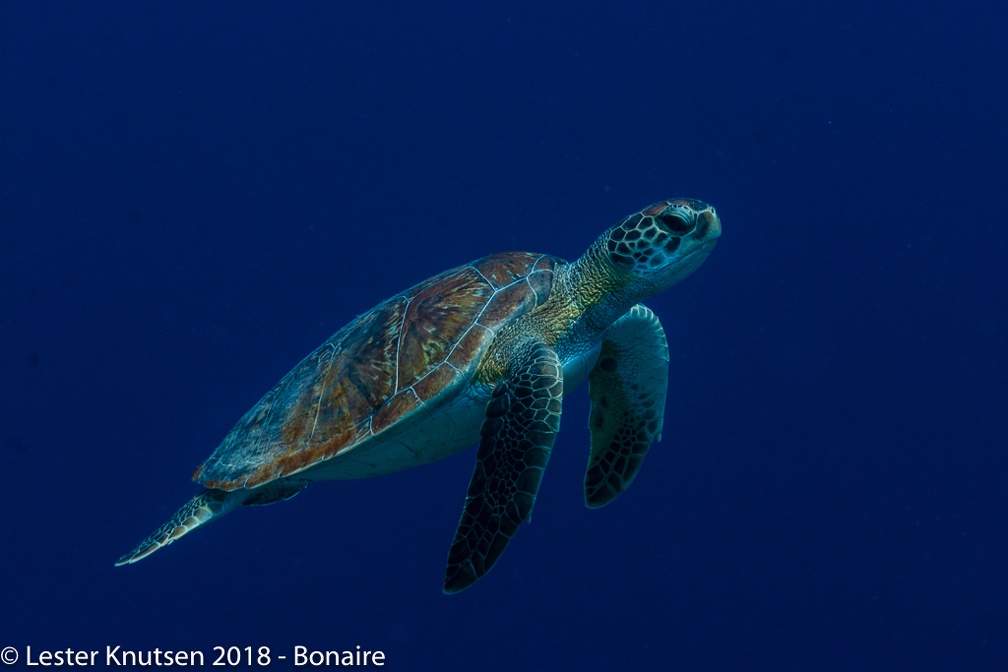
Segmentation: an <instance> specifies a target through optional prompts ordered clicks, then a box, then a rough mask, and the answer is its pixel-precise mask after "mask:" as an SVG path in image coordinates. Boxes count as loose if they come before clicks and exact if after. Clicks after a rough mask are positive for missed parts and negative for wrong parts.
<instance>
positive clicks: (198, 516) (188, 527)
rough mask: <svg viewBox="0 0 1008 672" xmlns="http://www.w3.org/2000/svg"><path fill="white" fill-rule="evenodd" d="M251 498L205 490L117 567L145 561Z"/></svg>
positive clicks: (238, 493) (246, 494) (236, 492)
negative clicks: (157, 551)
mask: <svg viewBox="0 0 1008 672" xmlns="http://www.w3.org/2000/svg"><path fill="white" fill-rule="evenodd" d="M247 497H248V492H247V491H235V492H225V491H223V490H203V491H202V492H200V493H199V494H198V495H196V496H195V497H193V498H192V499H191V500H189V502H188V503H187V504H186V505H185V506H183V507H182V508H181V509H179V510H178V512H176V513H175V515H174V516H172V517H171V518H170V519H168V522H166V523H165V524H164V525H162V526H161V527H159V528H158V529H157V530H155V531H154V532H153V533H152V534H151V535H150V536H149V537H147V538H146V539H144V540H143V541H141V542H140V543H139V544H137V546H136V548H134V549H133V550H132V551H130V552H129V553H127V554H126V555H124V556H122V557H121V558H119V559H118V560H116V563H115V564H116V567H119V566H120V565H129V564H132V563H134V562H138V561H140V560H143V559H144V558H146V557H147V556H148V555H150V554H151V553H153V552H154V551H156V550H158V549H159V548H164V547H165V546H167V545H168V544H170V543H172V542H173V541H175V540H176V539H179V538H180V537H182V536H184V535H186V534H188V533H189V532H192V531H193V530H195V529H196V528H197V527H199V526H200V525H203V524H205V523H209V522H210V521H211V520H213V519H214V518H219V517H220V516H223V515H224V514H225V513H230V512H231V511H233V510H234V509H235V508H236V507H237V506H238V505H239V504H241V503H242V502H243V501H244V500H245V499H246V498H247Z"/></svg>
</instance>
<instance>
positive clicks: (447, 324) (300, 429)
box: [193, 252, 559, 490]
mask: <svg viewBox="0 0 1008 672" xmlns="http://www.w3.org/2000/svg"><path fill="white" fill-rule="evenodd" d="M558 261H559V260H558V259H555V258H553V257H549V256H545V255H540V254H530V253H525V252H505V253H502V254H495V255H491V256H489V257H485V258H483V259H480V260H478V261H475V262H473V263H471V264H468V265H466V266H460V267H458V268H455V269H452V270H450V271H446V272H445V273H442V274H441V275H438V276H435V277H433V278H431V279H430V280H427V281H426V282H422V283H420V284H418V285H416V286H414V287H412V288H410V289H408V290H406V291H405V292H403V293H401V294H399V295H397V296H394V297H393V298H391V299H389V300H388V301H385V302H384V303H381V304H379V305H378V306H376V307H375V308H374V309H372V310H371V311H370V312H368V313H365V314H363V315H361V316H359V317H358V318H357V319H355V320H354V321H353V322H351V323H350V324H348V325H346V326H345V327H344V328H343V329H340V330H339V331H338V332H336V333H335V334H334V335H333V336H332V338H330V339H329V340H328V341H326V342H325V343H324V344H322V346H321V347H319V348H318V349H317V350H315V352H313V353H312V354H310V355H309V356H308V357H306V358H305V359H304V360H302V361H301V363H300V364H298V365H297V366H296V367H295V368H294V369H293V370H292V371H291V372H290V373H288V374H287V375H286V376H284V377H283V378H282V379H281V380H280V382H279V383H277V385H276V386H275V387H274V388H273V389H272V390H270V391H269V392H268V393H267V394H266V395H265V396H264V397H263V398H262V399H261V400H260V401H259V402H258V403H257V404H256V405H255V406H253V407H252V408H251V409H250V410H249V411H248V412H247V413H246V414H245V415H244V416H243V417H242V419H241V420H239V421H238V424H236V425H235V427H234V428H233V429H232V430H231V431H230V432H229V433H228V435H227V436H226V437H225V438H224V441H223V442H222V443H221V444H220V446H218V448H217V450H215V451H214V453H213V454H212V455H211V456H210V457H209V458H208V459H207V461H206V462H205V463H203V465H201V466H200V467H199V468H198V469H197V470H196V473H195V474H193V480H194V481H196V482H198V483H202V484H203V485H205V486H206V487H208V488H217V489H221V490H236V489H238V488H252V487H256V486H259V485H262V484H264V483H268V482H270V481H273V480H275V479H278V478H284V477H288V476H291V475H293V474H295V473H297V472H299V471H302V470H304V469H307V468H308V467H311V466H313V465H315V464H317V463H319V462H321V461H323V460H326V459H328V458H331V457H334V456H336V455H338V454H339V453H340V452H342V451H345V450H347V449H349V448H351V447H353V446H355V445H356V444H358V443H359V442H361V441H363V440H366V439H368V438H370V437H372V436H375V435H377V434H379V433H381V432H383V431H386V430H388V429H389V428H390V427H392V426H393V425H396V424H397V423H399V422H402V421H403V420H405V419H409V418H410V417H412V416H414V415H415V414H417V413H429V412H432V411H433V410H434V409H436V408H437V406H438V405H439V404H440V403H441V402H443V401H446V400H447V399H450V398H451V396H452V391H453V390H456V389H457V388H459V387H461V386H463V385H465V384H466V383H467V382H468V381H469V379H470V378H471V377H472V373H473V370H474V368H475V366H476V364H477V363H478V362H479V359H480V357H481V355H482V354H483V352H484V350H485V349H486V347H487V345H488V344H489V342H490V340H491V339H492V337H493V334H494V331H495V330H496V328H497V327H498V326H499V325H500V324H502V323H504V322H506V321H507V320H510V319H513V318H515V317H517V316H518V315H521V314H523V313H525V312H527V311H529V310H531V309H532V308H534V307H536V306H538V305H541V304H542V302H543V301H545V300H546V297H547V295H548V294H549V291H550V288H551V286H552V279H553V267H554V265H555V264H556V263H557V262H558Z"/></svg>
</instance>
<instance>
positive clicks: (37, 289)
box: [0, 1, 1008, 671]
mask: <svg viewBox="0 0 1008 672" xmlns="http://www.w3.org/2000/svg"><path fill="white" fill-rule="evenodd" d="M162 4H163V3H127V2H122V3H114V4H105V3H97V2H88V3H75V4H71V3H62V2H60V3H45V2H31V3H14V2H10V3H3V4H2V5H0V49H2V52H0V58H2V62H0V76H2V80H0V86H2V108H0V168H2V172H0V180H2V182H0V383H2V385H0V390H2V404H0V476H2V487H0V504H2V514H0V515H2V520H3V522H2V524H0V543H2V546H0V563H2V564H0V582H2V583H0V586H2V593H0V646H5V645H8V644H10V645H14V646H17V647H19V648H20V649H21V650H22V651H23V647H24V646H25V645H26V644H31V645H33V646H35V647H44V648H53V649H55V648H66V647H75V648H99V647H102V646H104V645H105V644H123V645H124V646H127V647H132V648H144V647H154V646H160V647H162V648H171V649H177V648H187V649H188V648H202V649H204V650H209V648H210V647H211V646H213V645H215V644H239V645H246V644H253V645H260V644H267V645H270V646H272V647H274V649H276V650H284V649H290V647H292V646H293V645H294V644H306V645H311V646H316V647H323V648H346V647H353V646H354V645H356V644H361V645H363V646H364V647H365V648H380V649H383V650H384V651H385V652H386V654H387V656H388V665H387V666H386V669H395V670H422V669H437V670H473V669H482V670H488V671H492V670H518V669H579V670H601V669H614V668H615V669H625V668H635V669H673V670H701V669H729V668H732V669H767V670H783V669H800V670H815V669H819V670H823V669H838V670H840V669H843V670H894V669H915V670H921V669H946V670H947V669H997V667H999V665H1003V664H1005V662H1006V660H1008V643H1006V638H1008V607H1006V605H1008V581H1006V571H1005V568H1006V567H1008V525H1006V522H1005V516H1006V505H1008V488H1006V485H1008V481H1006V478H1008V477H1006V467H1008V459H1006V456H1005V448H1006V446H1008V440H1006V435H1008V431H1006V406H1008V404H1006V402H1008V393H1006V389H1005V387H1006V380H1008V375H1006V361H1005V360H1006V356H1005V355H1006V337H1005V334H1006V329H1008V323H1006V322H1008V320H1006V315H1005V308H1004V303H1005V301H1004V299H1005V290H1006V287H1008V278H1006V272H1005V264H1006V258H1008V243H1006V239H1008V236H1006V233H1005V222H1006V215H1008V207H1006V203H1005V186H1006V183H1008V182H1006V171H1005V169H1004V161H1005V156H1006V149H1008V142H1006V140H1008V132H1006V124H1005V117H1006V111H1005V99H1006V93H1005V92H1006V88H1008V87H1006V82H1008V48H1006V46H1005V42H1004V40H1003V35H1002V33H1003V26H1004V25H1005V23H1006V21H1008V18H1006V16H1005V10H1003V9H1002V10H992V9H990V8H989V7H988V5H990V6H993V5H994V3H980V2H975V3H971V2H958V3H913V4H911V3H905V5H906V6H903V3H878V2H868V1H853V2H851V1H845V2H830V3H816V4H815V5H814V6H813V5H810V6H809V7H806V8H799V9H795V8H793V7H789V6H788V5H787V3H785V5H782V6H778V7H774V6H770V5H764V4H762V3H753V4H752V5H748V4H739V5H736V6H728V5H721V4H719V3H705V4H702V5H698V4H697V3H689V4H683V3H660V2H627V3H619V4H620V7H618V8H617V7H615V6H614V5H615V4H616V3H598V4H594V5H593V4H591V3H570V4H567V5H555V4H545V3H537V2H496V3H481V4H479V5H474V3H436V4H435V3H412V2H410V3H407V2H403V3H390V2H374V3H357V4H367V9H361V8H360V7H354V8H351V7H347V6H344V5H348V4H349V3H271V4H256V3H212V4H210V5H209V6H205V3H168V6H162ZM670 196H691V197H697V198H701V199H704V200H707V201H710V202H711V203H713V204H715V205H716V206H717V208H718V211H719V213H720V214H721V216H722V220H723V225H724V236H723V238H722V240H721V243H720V244H719V246H718V248H717V250H716V251H715V252H714V254H713V255H712V256H711V257H710V259H709V260H708V261H707V263H706V265H705V266H704V267H703V268H702V269H700V271H698V273H697V274H696V275H695V276H694V277H692V278H690V279H689V280H688V281H687V282H685V283H684V284H682V285H680V286H678V287H677V288H675V289H674V290H672V291H670V292H668V293H666V294H665V295H662V296H659V297H655V298H654V299H652V300H651V301H649V305H650V306H651V307H652V308H653V309H654V310H655V311H656V312H657V313H658V314H659V315H660V316H661V318H662V320H663V322H664V324H665V327H666V329H667V331H668V334H669V337H670V342H671V345H672V376H673V383H672V387H671V390H670V394H669V401H668V408H667V415H666V431H665V439H664V441H663V442H662V443H660V444H659V445H658V446H657V447H656V448H655V449H653V450H652V451H651V454H650V456H649V457H648V460H647V464H646V465H645V467H644V469H643V470H642V472H641V474H640V476H639V478H638V479H637V481H636V483H635V485H634V486H633V488H632V489H631V490H630V491H629V492H628V493H627V494H626V495H624V496H623V497H621V498H620V499H619V500H618V501H617V502H615V503H614V504H612V505H611V506H609V507H607V508H605V509H603V510H600V511H589V510H587V509H586V508H585V507H584V505H583V503H582V495H581V479H582V475H583V469H584V463H585V460H586V455H587V443H588V436H587V429H586V417H587V395H586V394H585V392H584V391H583V390H578V391H576V392H574V393H573V394H571V395H570V396H569V397H568V398H567V400H566V403H565V412H564V426H563V432H562V434H561V438H560V439H559V440H558V442H557V447H556V450H555V451H554V454H553V458H552V461H551V465H550V468H549V472H548V474H547V476H546V478H545V480H544V483H543V489H542V491H541V494H540V497H539V500H538V502H537V506H536V512H535V516H534V520H533V523H532V524H531V525H528V526H525V527H523V529H522V530H520V531H519V533H518V535H517V536H516V538H515V541H514V542H513V543H512V544H511V546H510V547H509V548H508V550H507V552H506V554H505V555H504V557H503V558H502V560H501V562H500V564H499V565H498V567H497V568H496V569H495V570H494V571H493V572H492V573H491V574H490V575H489V576H488V577H487V578H486V579H485V580H483V581H481V582H480V583H479V584H477V585H476V586H475V587H473V588H472V589H470V590H468V591H466V592H464V593H462V594H461V595H458V596H453V597H445V596H443V595H442V594H441V590H440V589H441V579H442V574H443V565H444V561H445V556H446V553H447V548H448V544H449V542H450V541H451V538H452V535H453V533H454V529H455V524H456V522H457V519H458V515H459V513H460V510H461V505H462V500H463V497H464V493H465V488H466V485H467V483H468V479H469V476H470V474H471V469H472V460H473V452H471V451H470V452H466V453H463V454H461V455H457V456H455V457H453V458H451V459H448V460H445V461H443V462H440V463H438V464H435V465H433V466H429V467H425V468H422V469H417V470H413V471H410V472H404V473H400V474H396V475H393V476H389V477H385V478H382V479H378V480H370V481H360V482H340V483H326V484H318V485H315V486H313V487H311V488H309V489H308V490H307V491H306V492H305V493H304V494H302V495H300V496H299V497H297V498H295V499H293V500H291V501H290V502H286V503H284V504H282V505H277V506H272V507H265V508H261V509H244V510H241V511H239V512H237V513H236V514H234V515H232V516H229V517H227V518H225V519H224V520H222V521H221V522H218V523H215V524H214V525H212V526H210V527H209V528H207V529H206V530H201V531H200V532H198V533H196V534H194V535H192V536H191V537H188V538H186V539H185V540H184V542H182V543H179V544H177V545H175V546H173V547H172V548H170V549H168V550H166V551H164V552H162V553H158V554H157V555H155V556H153V557H152V558H150V559H148V560H146V561H144V562H143V563H141V564H139V565H135V566H131V567H127V568H119V569H116V568H113V566H112V563H113V561H114V560H115V559H116V558H117V557H118V556H119V555H120V554H121V553H123V552H124V551H126V550H128V549H129V548H130V547H131V546H132V545H133V544H134V543H136V542H137V541H138V540H139V539H140V538H142V537H143V536H145V535H146V534H147V533H148V532H150V531H151V530H152V529H153V528H154V527H156V526H157V525H160V524H161V522H162V521H163V520H164V519H165V518H166V517H167V516H168V515H170V514H171V513H172V512H173V511H174V510H175V509H176V508H177V507H178V506H179V505H181V504H182V503H183V502H184V501H185V500H186V499H187V498H188V497H190V496H191V495H192V494H193V493H194V492H195V491H196V488H195V486H194V485H192V484H191V483H190V482H189V481H188V477H189V475H190V473H191V472H192V470H193V468H194V467H195V466H196V465H197V464H199V463H200V462H201V461H202V460H203V459H204V458H205V457H206V456H207V455H208V454H209V453H210V452H211V450H212V449H213V448H214V446H215V445H216V444H217V442H219V441H220V439H221V438H222V437H223V435H224V434H225V432H226V431H227V430H228V429H229V428H230V426H231V425H232V424H233V423H234V421H236V420H237V418H238V417H240V415H241V414H242V413H243V412H244V411H245V410H246V409H247V408H248V407H249V406H250V405H251V404H252V403H254V402H255V401H256V400H257V399H258V398H259V397H260V396H261V394H262V393H263V392H265V391H266V390H267V389H269V387H271V386H272V384H273V383H274V382H275V381H276V380H278V379H279V378H280V376H281V375H283V374H284V373H285V372H286V371H287V370H288V369H289V368H290V367H291V366H292V365H294V364H295V363H296V362H297V361H298V360H299V359H300V358H301V357H302V356H304V355H305V354H307V353H308V352H309V351H310V350H312V349H313V348H314V347H315V346H316V345H318V344H319V343H321V342H322V341H323V340H324V339H326V338H327V337H328V336H329V335H330V334H331V333H332V332H334V331H335V330H336V329H337V328H339V327H340V326H342V325H343V324H345V323H346V322H347V321H349V320H350V319H352V318H353V317H354V316H355V315H357V314H358V313H361V312H363V311H365V310H366V309H368V308H370V307H371V306H372V305H374V304H375V303H377V302H379V301H380V300H382V299H384V298H386V297H388V296H390V295H392V294H394V293H395V292H397V291H399V290H401V289H403V288H405V287H407V286H409V285H411V284H413V283H415V282H417V281H419V280H422V279H424V278H426V277H428V276H430V275H433V274H434V273H436V272H438V271H440V270H443V269H444V268H447V267H450V266H453V265H456V264H458V263H461V262H464V261H468V260H470V259H472V258H475V257H479V256H482V255H484V254H487V253H490V252H495V251H500V250H504V249H526V250H532V251H540V252H549V253H553V254H558V255H560V256H564V257H568V258H573V257H576V256H577V255H579V254H580V253H581V252H582V251H583V250H584V249H585V248H586V247H587V245H588V244H590V242H591V241H592V240H593V239H594V238H595V237H596V236H597V235H598V234H599V233H600V232H601V231H602V230H603V229H604V228H605V227H607V226H609V225H611V224H612V223H614V222H615V221H616V220H618V219H619V218H620V217H622V216H624V215H625V214H628V213H629V212H632V211H634V210H637V209H639V208H641V207H643V206H645V205H647V204H648V203H651V202H653V201H656V200H659V199H663V198H666V197H670ZM277 669H279V668H277ZM1001 669H1004V668H1001Z"/></svg>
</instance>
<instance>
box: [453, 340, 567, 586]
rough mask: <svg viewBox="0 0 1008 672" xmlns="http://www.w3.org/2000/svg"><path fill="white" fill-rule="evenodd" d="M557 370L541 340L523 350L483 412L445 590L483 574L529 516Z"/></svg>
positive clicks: (557, 391)
mask: <svg viewBox="0 0 1008 672" xmlns="http://www.w3.org/2000/svg"><path fill="white" fill-rule="evenodd" d="M562 398H563V369H562V368H561V366H560V360H559V359H558V358H557V354H556V353H555V352H554V351H553V350H552V349H550V348H549V347H547V346H546V345H544V344H543V343H532V344H530V346H528V347H526V348H523V356H521V355H520V356H518V357H516V358H515V359H514V360H513V364H512V366H511V370H510V372H509V375H508V376H507V377H506V378H505V379H504V380H503V381H501V382H500V383H499V384H498V385H497V387H496V389H494V392H493V396H492V397H491V399H490V401H489V403H487V407H486V418H485V419H484V421H483V427H482V429H481V430H480V445H479V452H478V453H477V455H476V469H475V471H474V472H473V476H472V480H471V481H470V482H469V491H468V493H467V494H466V502H465V509H464V510H463V512H462V519H461V520H460V521H459V526H458V531H457V532H456V533H455V541H454V542H452V546H451V550H450V551H449V552H448V569H447V572H446V574H445V582H444V592H446V593H457V592H458V591H460V590H462V589H464V588H466V587H468V586H469V585H471V584H472V583H473V582H475V581H476V580H477V579H479V578H480V577H482V576H483V575H484V574H486V573H487V572H488V571H490V568H491V567H493V565H494V563H495V562H497V558H499V557H500V554H501V553H502V552H503V551H504V547H505V546H507V543H508V541H510V540H511V537H512V535H514V533H515V530H517V529H518V526H519V525H520V524H521V523H523V522H524V521H525V520H527V519H528V517H529V515H530V514H531V513H532V505H533V504H535V498H536V494H537V493H538V492H539V482H540V481H541V480H542V475H543V471H544V470H545V469H546V462H547V461H548V460H549V456H550V451H551V450H552V449H553V440H554V439H555V438H556V433H557V432H558V431H559V430H560V410H561V402H562Z"/></svg>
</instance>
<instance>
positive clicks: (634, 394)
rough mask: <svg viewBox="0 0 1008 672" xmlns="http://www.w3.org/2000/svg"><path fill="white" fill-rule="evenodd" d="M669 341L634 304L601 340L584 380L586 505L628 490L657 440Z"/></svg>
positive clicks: (655, 322)
mask: <svg viewBox="0 0 1008 672" xmlns="http://www.w3.org/2000/svg"><path fill="white" fill-rule="evenodd" d="M668 362H669V356H668V341H666V339H665V331H664V330H663V329H662V326H661V322H659V321H658V317H657V316H656V315H655V314H654V313H653V312H651V310H650V309H649V308H646V307H645V306H642V305H640V304H637V305H636V306H634V307H633V308H631V309H630V310H629V311H628V312H627V313H626V314H625V315H624V316H623V317H621V318H620V319H618V320H616V321H615V322H614V323H613V324H612V326H611V327H609V328H608V329H607V330H606V331H605V333H604V334H603V337H602V347H601V351H600V352H599V357H598V360H597V361H596V363H595V368H594V369H592V371H591V373H590V374H589V375H588V387H589V394H590V396H591V415H590V418H591V419H590V421H589V424H590V426H591V457H590V458H589V459H588V470H587V472H586V473H585V484H584V485H585V503H586V504H587V505H588V506H589V507H591V508H598V507H600V506H604V505H606V504H608V503H609V502H611V501H612V500H614V499H616V497H617V496H618V495H619V494H620V493H621V492H623V491H624V490H626V489H627V488H628V487H630V483H631V482H632V481H633V479H634V476H636V475H637V471H638V470H639V469H640V467H641V464H643V462H644V456H645V455H646V454H647V451H648V448H650V447H651V444H652V443H654V442H655V441H657V440H659V439H660V438H661V431H662V419H663V417H664V415H665V395H666V393H667V390H668Z"/></svg>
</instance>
